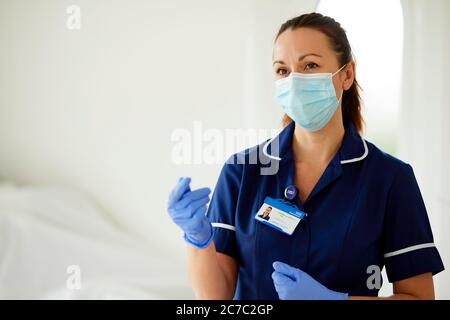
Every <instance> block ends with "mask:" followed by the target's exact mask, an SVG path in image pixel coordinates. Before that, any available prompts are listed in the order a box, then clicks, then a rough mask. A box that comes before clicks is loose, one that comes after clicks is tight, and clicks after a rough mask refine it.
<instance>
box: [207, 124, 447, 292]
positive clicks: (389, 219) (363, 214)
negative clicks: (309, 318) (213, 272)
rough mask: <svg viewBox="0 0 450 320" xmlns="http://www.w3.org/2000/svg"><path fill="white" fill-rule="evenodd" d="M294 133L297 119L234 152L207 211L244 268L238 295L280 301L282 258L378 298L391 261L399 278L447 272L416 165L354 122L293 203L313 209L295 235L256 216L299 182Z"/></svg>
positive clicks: (344, 288)
mask: <svg viewBox="0 0 450 320" xmlns="http://www.w3.org/2000/svg"><path fill="white" fill-rule="evenodd" d="M294 129H295V123H294V122H292V123H291V124H289V125H288V126H286V127H285V128H284V129H283V130H282V131H281V132H280V134H279V135H278V136H276V137H275V138H274V139H271V140H268V141H265V142H264V143H262V144H261V145H257V146H255V147H253V148H249V149H247V150H244V151H243V152H240V153H237V154H234V155H233V156H232V157H230V158H229V159H228V161H227V162H226V163H225V165H224V166H223V168H222V171H221V173H220V176H219V179H218V181H217V184H216V187H215V189H214V193H213V196H212V199H211V203H210V205H209V208H208V212H207V216H208V218H209V220H210V221H211V223H212V225H213V230H214V236H213V241H214V244H215V247H216V250H217V252H221V253H224V254H226V255H229V256H231V257H233V258H235V259H236V261H237V263H238V265H239V271H238V280H237V286H236V291H235V296H234V299H278V294H277V292H276V291H275V287H274V285H273V281H272V277H271V274H272V272H273V268H272V263H273V262H274V261H282V262H285V263H287V264H289V265H291V266H293V267H296V268H299V269H301V270H303V271H305V272H306V273H308V274H309V275H311V276H312V277H313V278H315V279H316V280H317V281H319V282H320V283H321V284H323V285H324V286H326V287H327V288H329V289H331V290H335V291H339V292H346V293H348V294H349V295H350V296H353V295H358V296H377V295H378V291H379V287H380V286H379V285H377V281H376V279H375V278H374V276H376V275H377V270H381V269H382V268H383V267H386V273H387V277H388V280H389V282H395V281H399V280H403V279H406V278H409V277H413V276H416V275H419V274H422V273H426V272H431V273H432V274H433V275H434V274H436V273H438V272H440V271H442V270H444V266H443V263H442V260H441V258H440V255H439V253H438V250H437V249H436V247H435V245H434V243H433V235H432V231H431V227H430V223H429V220H428V216H427V211H426V208H425V205H424V202H423V199H422V196H421V193H420V190H419V187H418V184H417V181H416V179H415V176H414V173H413V169H412V167H411V166H410V165H409V164H407V163H405V162H402V161H401V160H399V159H396V158H394V157H393V156H390V155H389V154H386V153H384V152H383V151H381V150H380V149H378V148H377V147H376V146H375V145H373V144H372V143H370V142H368V141H366V140H364V139H363V138H362V137H361V136H360V135H359V134H358V132H357V131H356V129H355V127H354V126H353V124H352V123H351V122H349V121H348V122H346V123H345V135H344V138H343V141H342V144H341V147H340V149H339V150H338V152H336V154H335V156H334V157H333V159H332V160H331V161H330V163H329V164H328V166H327V168H326V169H325V171H324V172H323V174H322V176H321V177H320V179H319V181H318V182H317V184H316V185H315V187H314V189H313V190H312V192H311V193H310V195H309V196H308V198H307V199H306V201H305V202H304V203H303V204H302V203H301V202H300V199H299V197H298V196H297V197H296V199H295V200H293V203H294V204H296V205H297V206H298V207H299V208H300V209H301V210H302V211H304V212H306V213H307V214H308V215H307V217H305V218H303V219H302V220H301V221H300V223H299V224H298V225H297V227H296V229H295V231H294V233H293V234H292V235H290V236H289V235H287V234H284V233H281V232H280V231H277V230H276V229H274V228H271V227H270V226H267V225H265V224H263V223H261V222H259V221H257V220H255V219H254V217H255V214H256V213H257V212H258V210H259V208H260V207H261V205H262V204H263V202H264V198H265V197H266V196H269V197H272V198H278V199H283V194H284V190H285V188H286V187H287V186H289V185H293V184H294V174H295V173H294V161H293V153H292V136H293V132H294ZM277 150H279V152H278V153H277V154H275V153H276V152H275V151H277ZM300 179H301V172H300ZM380 276H381V275H380Z"/></svg>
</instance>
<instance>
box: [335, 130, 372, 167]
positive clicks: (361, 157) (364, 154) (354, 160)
mask: <svg viewBox="0 0 450 320" xmlns="http://www.w3.org/2000/svg"><path fill="white" fill-rule="evenodd" d="M361 140H362V143H363V145H364V153H363V155H362V156H360V157H357V158H353V159H348V160H341V164H346V163H351V162H357V161H360V160H362V159H364V158H365V157H367V155H368V154H369V148H367V143H366V140H364V138H363V137H361Z"/></svg>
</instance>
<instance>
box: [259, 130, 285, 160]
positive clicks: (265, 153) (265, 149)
mask: <svg viewBox="0 0 450 320" xmlns="http://www.w3.org/2000/svg"><path fill="white" fill-rule="evenodd" d="M277 137H278V136H275V137H273V138H272V139H270V140H269V141H267V142H266V144H265V145H264V147H263V153H264V155H265V156H266V157H269V158H271V159H274V160H278V161H280V160H281V158H280V157H275V156H273V155H271V154H268V153H267V147H268V146H269V144H270V143H271V142H272V141H273V140H274V139H275V138H277Z"/></svg>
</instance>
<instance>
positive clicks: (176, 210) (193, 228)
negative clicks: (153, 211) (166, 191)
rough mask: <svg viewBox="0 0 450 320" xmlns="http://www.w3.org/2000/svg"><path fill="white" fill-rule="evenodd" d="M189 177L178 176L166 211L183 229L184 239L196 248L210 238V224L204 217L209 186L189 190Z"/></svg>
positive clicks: (201, 246)
mask: <svg viewBox="0 0 450 320" xmlns="http://www.w3.org/2000/svg"><path fill="white" fill-rule="evenodd" d="M190 182H191V178H180V179H179V180H178V184H177V185H176V186H175V187H174V188H173V189H172V191H171V192H170V195H169V201H168V204H167V212H168V213H169V215H170V217H171V218H172V220H173V221H174V222H175V223H176V224H177V225H178V226H179V227H180V228H181V229H182V230H183V231H184V239H185V240H186V241H187V242H188V243H190V244H192V245H193V246H194V247H196V248H199V249H201V248H205V247H207V246H208V245H209V243H210V242H211V239H212V233H213V231H212V225H211V223H210V222H209V220H208V218H207V217H206V215H205V213H206V210H207V206H206V205H207V204H208V202H209V200H210V199H209V193H210V192H211V190H210V189H209V188H200V189H196V190H194V191H191V188H190V187H189V183H190Z"/></svg>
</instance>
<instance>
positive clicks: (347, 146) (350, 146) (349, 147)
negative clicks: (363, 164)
mask: <svg viewBox="0 0 450 320" xmlns="http://www.w3.org/2000/svg"><path fill="white" fill-rule="evenodd" d="M344 128H345V134H344V138H343V141H342V145H341V147H340V148H339V151H338V154H339V160H340V163H341V164H348V163H354V162H358V161H361V160H363V159H365V158H366V157H367V155H368V154H369V148H368V147H367V143H366V141H365V140H364V139H363V138H362V137H361V136H360V135H359V133H358V131H357V130H356V128H355V126H354V125H353V123H352V122H351V121H345V122H344ZM294 130H295V122H294V121H292V122H291V123H290V124H289V125H287V126H286V127H285V128H284V129H283V130H282V131H281V132H280V133H279V134H278V135H277V136H275V137H273V138H272V139H270V140H268V141H267V142H266V143H265V144H264V146H263V153H264V155H265V156H267V157H268V158H271V159H273V160H278V161H281V162H284V161H287V160H290V159H292V136H293V134H294ZM276 143H278V144H279V148H278V149H279V151H280V152H278V153H276V152H274V153H273V154H272V152H271V151H272V150H271V149H272V145H273V146H274V149H275V150H276V149H277V148H276ZM278 155H279V156H278Z"/></svg>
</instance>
